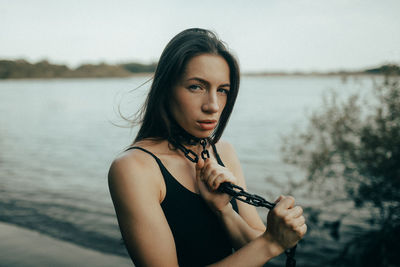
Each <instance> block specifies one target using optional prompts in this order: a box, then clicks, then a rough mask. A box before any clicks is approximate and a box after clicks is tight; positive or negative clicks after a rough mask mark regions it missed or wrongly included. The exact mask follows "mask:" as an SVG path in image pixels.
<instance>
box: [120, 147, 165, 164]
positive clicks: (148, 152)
mask: <svg viewBox="0 0 400 267" xmlns="http://www.w3.org/2000/svg"><path fill="white" fill-rule="evenodd" d="M131 149H139V150H142V151H143V152H146V153H147V154H149V155H151V156H152V157H153V158H154V159H155V160H156V161H157V163H158V165H160V164H161V165H162V163H161V160H160V159H159V158H157V156H156V155H154V154H153V153H151V152H150V151H148V150H146V149H144V148H142V147H139V146H131V147H129V148H127V149H126V150H125V151H128V150H131Z"/></svg>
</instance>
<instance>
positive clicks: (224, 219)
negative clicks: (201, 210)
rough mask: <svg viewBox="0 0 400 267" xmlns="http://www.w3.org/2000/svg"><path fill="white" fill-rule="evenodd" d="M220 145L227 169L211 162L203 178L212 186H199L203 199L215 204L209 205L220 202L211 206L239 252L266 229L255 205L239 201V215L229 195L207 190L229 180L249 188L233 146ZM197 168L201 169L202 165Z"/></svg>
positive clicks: (223, 143)
mask: <svg viewBox="0 0 400 267" xmlns="http://www.w3.org/2000/svg"><path fill="white" fill-rule="evenodd" d="M217 146H218V150H219V152H220V153H219V154H220V155H221V157H222V158H223V159H224V163H225V165H226V168H225V167H222V166H220V165H218V163H217V162H216V161H215V160H210V159H209V160H207V161H206V162H205V164H204V167H203V168H202V170H201V172H200V175H201V179H203V180H205V181H206V183H208V184H209V186H208V188H207V187H205V186H202V185H201V184H199V188H200V189H203V190H200V192H203V194H202V195H203V197H205V198H206V199H209V198H212V199H213V200H212V201H208V202H209V203H215V202H217V203H216V205H214V204H211V205H210V208H211V209H212V210H213V211H214V212H215V214H216V215H217V216H218V218H219V219H220V221H221V223H222V224H223V226H224V228H225V229H226V230H227V233H228V234H229V236H230V238H231V240H232V244H233V246H234V247H235V248H236V249H238V248H241V247H242V246H244V245H245V244H247V243H248V242H250V241H251V240H253V239H255V238H257V237H258V236H260V235H261V234H262V233H263V232H264V231H265V226H264V224H263V222H262V220H261V219H260V217H259V215H258V213H257V211H256V209H255V207H254V206H251V205H248V204H246V203H242V202H240V201H237V204H238V208H239V213H240V215H239V214H238V213H236V212H235V211H234V210H233V208H232V205H231V204H230V203H229V201H230V199H231V198H230V197H229V196H228V195H226V194H221V193H217V192H215V191H214V192H210V190H207V189H211V191H213V190H216V188H218V186H219V184H220V183H221V182H223V181H229V182H231V183H234V184H237V185H239V186H241V187H242V188H244V189H246V183H245V181H244V176H243V171H242V169H241V166H240V162H239V159H238V158H237V156H236V153H235V151H234V149H233V146H232V145H230V144H229V143H226V142H222V144H221V142H219V143H218V144H217ZM199 164H201V163H199ZM197 167H198V169H199V168H200V167H201V166H197ZM200 169H201V168H200ZM213 183H216V184H214V188H213V187H212V186H210V185H213Z"/></svg>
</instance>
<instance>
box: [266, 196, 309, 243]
mask: <svg viewBox="0 0 400 267" xmlns="http://www.w3.org/2000/svg"><path fill="white" fill-rule="evenodd" d="M275 203H277V204H276V206H275V207H274V209H272V210H271V211H270V212H269V213H268V218H267V230H266V232H265V233H264V235H265V236H269V237H270V238H271V239H272V241H273V242H275V243H276V244H277V245H278V246H279V247H280V249H281V250H282V251H283V250H285V249H288V248H292V247H294V246H295V245H296V244H297V242H298V241H299V240H300V239H302V238H303V236H304V235H305V234H306V232H307V225H306V224H305V218H304V216H303V209H302V208H301V207H300V206H296V207H294V198H293V197H291V196H288V197H285V196H280V197H279V198H278V199H277V200H276V201H275Z"/></svg>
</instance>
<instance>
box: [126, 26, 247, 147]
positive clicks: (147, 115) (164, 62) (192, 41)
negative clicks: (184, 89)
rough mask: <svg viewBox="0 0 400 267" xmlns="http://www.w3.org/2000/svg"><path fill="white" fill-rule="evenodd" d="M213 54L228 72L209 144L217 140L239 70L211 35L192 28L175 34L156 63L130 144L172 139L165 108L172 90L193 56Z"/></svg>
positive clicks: (171, 125)
mask: <svg viewBox="0 0 400 267" xmlns="http://www.w3.org/2000/svg"><path fill="white" fill-rule="evenodd" d="M201 54H214V55H219V56H221V57H223V58H224V59H225V60H226V62H227V63H228V66H229V70H230V91H229V94H228V98H227V102H226V105H225V108H224V110H223V111H222V113H221V117H220V120H219V123H218V126H217V127H216V129H215V130H214V132H213V134H212V135H211V136H210V137H209V141H210V142H211V143H213V144H215V143H216V142H218V140H219V139H220V137H221V135H222V133H223V131H224V129H225V127H226V124H227V122H228V120H229V117H230V115H231V113H232V109H233V106H234V104H235V101H236V97H237V95H238V91H239V83H240V71H239V65H238V63H237V61H236V59H235V57H234V56H233V55H232V54H231V53H230V52H229V51H228V49H227V48H226V46H225V45H224V43H223V42H222V41H221V40H219V39H218V37H217V36H216V34H215V33H213V32H212V31H209V30H204V29H199V28H193V29H187V30H184V31H182V32H181V33H179V34H178V35H176V36H175V37H174V38H172V40H171V41H170V42H169V43H168V44H167V46H166V47H165V49H164V51H163V52H162V54H161V57H160V60H159V61H158V64H157V68H156V71H155V73H154V78H153V83H152V85H151V88H150V92H149V94H148V96H147V99H146V101H145V103H144V105H143V107H142V109H141V112H140V116H141V119H140V122H141V127H140V129H139V132H138V134H137V135H136V138H135V140H134V142H138V141H140V140H143V139H145V138H152V139H155V140H164V139H166V140H171V139H173V135H174V134H175V133H174V130H173V129H174V125H176V122H175V120H174V118H173V117H172V116H171V112H170V109H169V103H170V97H171V96H172V88H173V86H174V85H175V84H176V83H177V82H178V80H179V79H180V78H181V75H182V73H183V72H184V70H185V67H186V64H187V63H188V62H189V60H190V59H191V58H193V57H195V56H198V55H201Z"/></svg>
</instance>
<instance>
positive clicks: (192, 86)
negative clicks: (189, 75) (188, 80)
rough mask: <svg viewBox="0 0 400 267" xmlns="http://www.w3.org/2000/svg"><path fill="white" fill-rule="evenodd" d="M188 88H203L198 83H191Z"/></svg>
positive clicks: (193, 89)
mask: <svg viewBox="0 0 400 267" xmlns="http://www.w3.org/2000/svg"><path fill="white" fill-rule="evenodd" d="M188 88H189V89H190V90H192V91H197V90H201V89H202V88H201V86H200V85H198V84H192V85H190V86H189V87H188Z"/></svg>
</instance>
